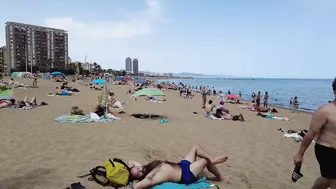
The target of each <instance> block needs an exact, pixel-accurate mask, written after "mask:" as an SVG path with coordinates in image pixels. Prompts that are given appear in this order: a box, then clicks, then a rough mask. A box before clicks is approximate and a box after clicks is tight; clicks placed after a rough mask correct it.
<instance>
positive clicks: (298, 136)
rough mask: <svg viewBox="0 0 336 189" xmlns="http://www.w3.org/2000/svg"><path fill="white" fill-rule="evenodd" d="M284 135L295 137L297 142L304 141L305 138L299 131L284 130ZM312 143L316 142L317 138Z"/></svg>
mask: <svg viewBox="0 0 336 189" xmlns="http://www.w3.org/2000/svg"><path fill="white" fill-rule="evenodd" d="M284 137H285V138H292V139H294V140H295V141H296V142H302V140H303V137H302V136H300V135H299V134H298V133H287V132H284ZM312 143H316V140H315V139H314V140H313V141H312Z"/></svg>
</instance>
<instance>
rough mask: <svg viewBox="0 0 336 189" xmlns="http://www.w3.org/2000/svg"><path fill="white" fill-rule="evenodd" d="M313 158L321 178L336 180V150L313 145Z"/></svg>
mask: <svg viewBox="0 0 336 189" xmlns="http://www.w3.org/2000/svg"><path fill="white" fill-rule="evenodd" d="M315 156H316V159H317V161H318V162H319V164H320V172H321V176H322V177H324V178H327V179H336V161H335V160H336V149H333V148H330V147H327V146H322V145H320V144H317V143H316V144H315Z"/></svg>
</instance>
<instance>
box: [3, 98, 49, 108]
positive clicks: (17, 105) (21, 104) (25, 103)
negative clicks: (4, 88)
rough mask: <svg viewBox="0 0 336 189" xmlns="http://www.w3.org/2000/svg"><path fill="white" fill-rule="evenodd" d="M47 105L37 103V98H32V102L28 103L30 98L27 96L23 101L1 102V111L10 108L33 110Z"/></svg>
mask: <svg viewBox="0 0 336 189" xmlns="http://www.w3.org/2000/svg"><path fill="white" fill-rule="evenodd" d="M44 105H47V103H45V102H41V104H40V105H38V104H37V102H36V97H32V99H31V100H30V101H28V97H27V96H26V97H25V98H24V99H23V100H15V99H10V100H0V109H1V108H9V107H15V108H21V109H32V108H35V107H37V106H44Z"/></svg>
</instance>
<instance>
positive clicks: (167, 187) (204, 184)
mask: <svg viewBox="0 0 336 189" xmlns="http://www.w3.org/2000/svg"><path fill="white" fill-rule="evenodd" d="M130 187H131V188H132V189H133V184H132V183H130ZM212 187H216V188H219V187H218V186H216V185H214V184H210V183H209V182H208V181H207V180H206V179H205V177H203V178H200V179H199V180H198V181H197V182H195V183H193V184H188V185H186V184H178V183H173V182H165V183H162V184H159V185H156V186H154V187H152V188H151V189H201V188H212Z"/></svg>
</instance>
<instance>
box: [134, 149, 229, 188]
mask: <svg viewBox="0 0 336 189" xmlns="http://www.w3.org/2000/svg"><path fill="white" fill-rule="evenodd" d="M227 159H228V157H227V156H218V157H214V156H212V155H211V154H209V153H208V152H206V151H205V150H204V149H202V148H201V147H200V146H199V145H195V146H193V147H192V148H191V149H190V150H189V152H188V153H187V154H186V155H185V157H184V158H183V159H182V160H181V161H180V162H179V163H174V162H169V161H161V160H154V161H152V162H149V163H148V164H146V165H142V164H140V163H138V162H136V161H132V160H130V161H129V162H128V166H129V168H130V169H129V171H130V179H131V180H133V181H135V180H139V182H137V183H133V188H134V189H145V188H150V187H153V186H155V185H158V184H161V183H164V182H174V183H181V184H192V183H195V182H196V181H197V176H198V175H199V174H200V173H201V172H203V170H204V169H205V168H207V169H208V171H209V172H211V173H212V174H213V175H215V176H216V178H217V180H218V181H221V180H224V179H228V177H226V178H225V177H223V176H222V175H221V173H220V172H219V170H218V168H217V167H216V165H218V164H222V163H224V162H226V161H227Z"/></svg>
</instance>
